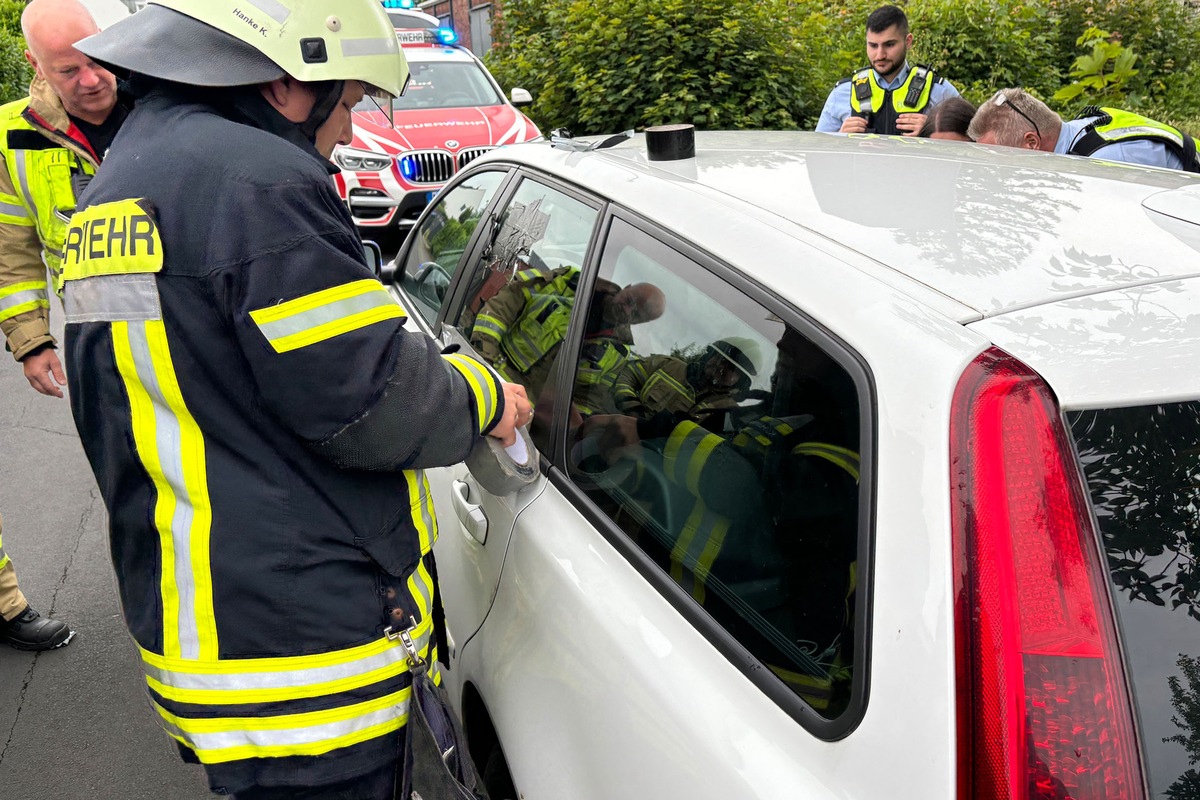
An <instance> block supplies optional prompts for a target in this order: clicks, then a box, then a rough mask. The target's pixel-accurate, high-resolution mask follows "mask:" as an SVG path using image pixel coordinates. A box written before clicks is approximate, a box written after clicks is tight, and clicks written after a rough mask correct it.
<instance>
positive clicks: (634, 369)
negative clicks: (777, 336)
mask: <svg viewBox="0 0 1200 800" xmlns="http://www.w3.org/2000/svg"><path fill="white" fill-rule="evenodd" d="M761 358H762V356H761V351H760V349H759V346H758V343H757V342H755V341H754V340H752V339H748V338H746V337H743V336H728V337H726V338H724V339H718V340H717V341H715V342H713V343H712V344H710V345H708V346H707V347H705V348H704V349H703V350H702V351H701V352H700V353H699V355H696V356H693V357H691V358H686V359H685V358H680V357H678V356H673V355H653V356H648V357H646V358H645V359H638V360H634V361H630V363H629V364H627V365H626V366H625V368H624V369H623V370H622V371H621V374H620V375H619V376H618V377H617V381H616V387H615V388H616V396H615V403H616V406H617V410H618V411H619V412H620V413H621V414H625V415H629V416H634V417H640V418H642V419H652V418H654V417H657V416H659V415H667V416H670V417H688V418H691V419H701V418H705V417H710V416H720V413H719V412H723V411H726V410H728V409H731V408H733V407H734V406H736V405H737V401H738V397H739V396H741V395H742V394H744V393H745V392H746V390H748V389H749V388H750V382H751V380H752V379H753V378H754V376H755V375H757V374H758V362H759V361H760V360H761Z"/></svg>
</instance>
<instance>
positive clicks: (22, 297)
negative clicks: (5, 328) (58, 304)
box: [0, 281, 50, 322]
mask: <svg viewBox="0 0 1200 800" xmlns="http://www.w3.org/2000/svg"><path fill="white" fill-rule="evenodd" d="M39 308H47V309H48V308H50V295H49V293H48V292H47V289H46V282H45V281H24V282H22V283H14V284H10V285H8V286H4V287H0V322H3V321H4V320H6V319H12V318H13V317H15V316H17V315H18V314H24V313H26V312H28V311H34V310H36V309H39Z"/></svg>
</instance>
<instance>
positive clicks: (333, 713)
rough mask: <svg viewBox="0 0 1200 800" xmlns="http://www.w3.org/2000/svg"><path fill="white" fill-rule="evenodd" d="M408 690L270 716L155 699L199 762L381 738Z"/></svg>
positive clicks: (397, 721)
mask: <svg viewBox="0 0 1200 800" xmlns="http://www.w3.org/2000/svg"><path fill="white" fill-rule="evenodd" d="M411 693H412V690H411V689H409V688H407V687H406V688H404V689H401V690H400V691H398V692H393V693H392V694H389V695H385V696H384V697H380V698H377V699H375V700H368V701H366V702H362V703H355V704H353V705H348V706H342V707H340V708H332V709H326V710H323V711H310V712H306V713H302V714H283V715H278V716H273V717H216V718H206V719H192V718H186V717H180V716H178V715H176V714H172V713H170V712H169V711H167V710H166V709H165V708H163V707H162V706H160V705H158V704H157V703H155V704H154V708H155V710H156V711H158V713H159V715H160V716H161V717H162V720H163V724H164V726H165V727H166V729H167V732H168V733H170V734H171V736H173V737H174V738H175V739H176V740H178V741H180V742H182V743H183V744H185V745H186V746H187V747H189V748H190V749H191V750H192V751H194V752H195V754H196V757H197V758H198V759H199V760H200V762H201V763H204V764H220V763H223V762H227V761H237V760H241V759H247V758H279V757H282V756H316V755H321V754H322V753H328V752H330V751H332V750H337V749H339V748H342V747H349V746H350V745H353V744H358V743H359V742H365V741H368V740H370V739H374V738H377V737H379V736H383V735H385V734H387V733H390V732H391V731H394V730H398V729H399V728H401V727H403V726H404V724H405V723H406V722H407V721H408V700H409V696H410V695H411Z"/></svg>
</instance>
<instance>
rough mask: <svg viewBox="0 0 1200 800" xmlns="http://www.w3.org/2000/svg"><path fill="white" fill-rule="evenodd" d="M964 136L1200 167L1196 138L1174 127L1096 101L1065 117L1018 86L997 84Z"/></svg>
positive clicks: (1170, 165)
mask: <svg viewBox="0 0 1200 800" xmlns="http://www.w3.org/2000/svg"><path fill="white" fill-rule="evenodd" d="M967 135H968V136H970V137H971V138H972V139H974V140H975V141H977V142H979V143H980V144H1001V145H1005V146H1007V147H1023V148H1025V149H1028V150H1042V151H1044V152H1047V153H1063V154H1070V155H1077V156H1091V157H1093V158H1102V159H1105V160H1106V161H1122V162H1125V163H1128V164H1144V165H1146V166H1150V167H1167V168H1169V169H1181V170H1186V171H1188V172H1200V162H1198V161H1197V158H1196V143H1195V141H1194V140H1193V139H1192V137H1191V136H1189V135H1187V134H1186V133H1184V132H1183V131H1181V130H1179V129H1177V128H1173V127H1171V126H1170V125H1164V124H1163V123H1161V122H1156V121H1155V120H1152V119H1148V118H1146V117H1143V116H1140V115H1138V114H1134V113H1131V112H1129V111H1121V110H1120V109H1115V108H1096V107H1094V106H1089V107H1088V108H1086V109H1084V111H1083V113H1082V114H1081V115H1080V116H1079V117H1077V118H1076V119H1073V120H1070V121H1067V122H1064V121H1063V119H1062V117H1060V116H1059V115H1058V114H1056V113H1055V112H1054V111H1052V110H1051V109H1050V107H1049V106H1047V105H1046V104H1045V103H1043V102H1042V101H1041V100H1038V99H1037V98H1036V97H1034V96H1033V95H1030V94H1027V93H1026V92H1024V91H1022V90H1020V89H1001V90H1000V91H998V92H996V94H995V95H994V96H993V97H992V98H991V99H990V100H988V101H987V102H986V103H984V104H983V105H981V106H980V107H979V110H978V111H977V112H976V113H975V117H974V119H972V120H971V125H970V127H969V128H968V129H967Z"/></svg>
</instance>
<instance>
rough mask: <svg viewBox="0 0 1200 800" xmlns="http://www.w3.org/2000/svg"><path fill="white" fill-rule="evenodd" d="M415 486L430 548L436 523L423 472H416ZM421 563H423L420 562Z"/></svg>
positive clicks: (427, 484) (435, 530) (434, 537)
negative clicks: (418, 488) (419, 488)
mask: <svg viewBox="0 0 1200 800" xmlns="http://www.w3.org/2000/svg"><path fill="white" fill-rule="evenodd" d="M417 485H418V486H420V487H421V491H420V492H419V496H420V503H421V521H422V522H424V523H425V530H427V531H429V538H430V542H429V545H430V547H432V546H433V540H434V539H436V538H437V537H436V536H435V533H436V532H437V522H436V521H435V520H434V518H433V515H432V514H431V513H429V509H430V508H431V507H432V506H433V504H432V503H430V502H429V483H428V482H427V481H426V480H425V471H424V470H417ZM422 563H424V562H423V561H422ZM430 608H432V606H430Z"/></svg>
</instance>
